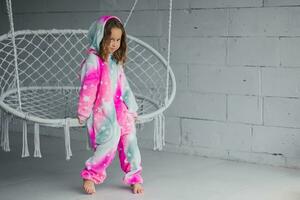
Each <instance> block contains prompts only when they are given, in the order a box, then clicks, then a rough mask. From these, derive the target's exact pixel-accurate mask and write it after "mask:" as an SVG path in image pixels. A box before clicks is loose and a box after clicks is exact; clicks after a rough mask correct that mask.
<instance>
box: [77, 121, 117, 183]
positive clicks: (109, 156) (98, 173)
mask: <svg viewBox="0 0 300 200" xmlns="http://www.w3.org/2000/svg"><path fill="white" fill-rule="evenodd" d="M112 134H113V136H112V137H111V138H110V139H109V140H108V141H106V142H105V143H102V144H100V145H98V146H97V148H96V150H95V152H94V155H93V156H92V157H90V158H89V159H88V160H87V161H86V163H85V168H84V169H83V170H82V172H81V177H82V178H83V179H87V180H91V181H93V182H94V183H96V184H100V183H102V182H103V181H104V180H105V178H106V168H107V167H108V166H109V165H110V163H111V162H112V160H113V158H114V156H115V153H116V150H117V145H118V142H119V140H120V130H119V127H116V130H115V131H114V132H113V133H112Z"/></svg>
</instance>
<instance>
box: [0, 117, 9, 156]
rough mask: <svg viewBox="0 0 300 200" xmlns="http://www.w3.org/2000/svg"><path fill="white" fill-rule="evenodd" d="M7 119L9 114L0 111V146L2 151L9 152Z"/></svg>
mask: <svg viewBox="0 0 300 200" xmlns="http://www.w3.org/2000/svg"><path fill="white" fill-rule="evenodd" d="M9 121H10V116H9V115H7V114H5V113H4V112H3V113H2V112H1V147H2V149H3V151H5V152H9V151H10V147H9V146H10V145H9Z"/></svg>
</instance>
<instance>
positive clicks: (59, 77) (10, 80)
mask: <svg viewBox="0 0 300 200" xmlns="http://www.w3.org/2000/svg"><path fill="white" fill-rule="evenodd" d="M136 4H137V0H135V2H134V4H133V6H132V8H131V11H130V13H129V15H128V17H127V19H126V22H125V23H124V25H125V26H126V24H127V22H128V20H129V18H130V16H131V15H132V13H133V10H134V8H135V6H136ZM6 5H7V12H8V17H9V22H10V32H9V33H7V34H4V35H1V36H0V114H1V115H0V116H1V147H2V149H3V150H4V151H10V145H9V122H10V121H11V119H12V118H13V117H17V118H20V119H22V120H23V150H22V157H28V156H30V154H29V151H28V143H27V121H29V122H31V123H34V157H41V151H40V139H39V127H40V125H42V126H50V127H63V128H64V133H65V148H66V159H70V157H71V156H72V151H71V145H70V131H69V128H70V127H79V126H80V125H79V124H78V122H77V119H76V111H77V99H78V93H79V87H80V79H79V77H78V73H79V66H80V63H81V61H82V60H83V59H84V58H85V50H86V49H87V45H88V39H87V30H56V29H54V30H19V31H14V23H13V14H12V3H11V0H6ZM171 17H172V0H170V7H169V35H168V58H167V61H166V60H165V59H164V58H163V57H162V56H161V54H160V53H158V52H157V51H156V50H155V49H154V48H152V47H151V46H149V45H148V44H146V43H144V42H142V41H141V40H139V39H137V38H135V37H133V36H130V35H128V60H127V62H126V75H127V78H128V81H129V84H130V85H131V88H132V90H133V92H134V94H135V95H136V98H137V102H138V105H139V110H138V115H139V117H138V119H137V123H139V124H142V123H145V122H149V121H152V120H154V150H161V149H162V148H163V145H164V144H165V141H164V136H165V122H164V115H163V112H164V110H166V109H167V108H168V106H169V105H170V104H171V102H172V101H173V99H174V96H175V91H176V83H175V77H174V74H173V72H172V70H171V68H170V36H171Z"/></svg>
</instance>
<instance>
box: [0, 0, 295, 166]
mask: <svg viewBox="0 0 300 200" xmlns="http://www.w3.org/2000/svg"><path fill="white" fill-rule="evenodd" d="M133 2H134V1H133V0H130V1H123V0H114V1H109V0H100V1H98V0H92V1H89V3H86V2H85V1H80V0H76V1H73V0H60V1H58V0H55V1H46V0H28V1H26V3H24V2H22V1H13V5H14V11H15V24H16V27H17V28H16V29H27V28H32V29H41V28H83V29H87V28H88V26H89V25H90V23H91V22H92V21H93V20H94V19H96V18H97V17H98V16H99V15H104V14H106V15H110V14H114V15H118V16H120V18H121V19H122V20H123V21H125V19H126V17H127V15H128V13H129V10H130V7H131V5H132V3H133ZM168 5H169V0H139V3H138V5H137V8H136V11H135V12H134V13H133V15H132V18H131V20H130V21H129V23H128V26H127V27H126V29H127V32H128V33H129V34H132V35H135V36H137V37H139V38H141V39H142V40H144V41H146V42H147V43H149V44H151V45H152V46H153V47H154V48H156V49H157V50H158V51H160V52H161V53H162V55H163V56H165V57H166V49H167V35H168ZM299 5H300V0H187V1H182V0H174V1H173V8H174V11H173V21H172V27H173V29H172V38H171V41H172V44H171V67H172V69H173V71H174V73H175V76H176V80H177V86H178V87H177V94H176V97H175V100H174V102H173V104H172V105H171V106H170V108H169V109H168V110H167V112H166V143H167V146H166V148H165V149H166V150H167V151H174V152H181V153H190V154H195V155H201V156H209V157H219V158H224V159H230V160H242V161H248V162H255V163H265V164H272V165H280V166H287V167H298V168H299V167H300V160H299V152H300V150H299V144H300V138H299V135H300V132H299V131H300V71H299V70H300V68H299V67H300V56H299V52H300V7H299ZM0 12H1V13H0V16H1V17H0V22H1V26H0V32H1V33H4V32H7V28H8V24H7V22H5V20H7V18H5V17H4V16H5V15H4V12H5V7H4V1H0ZM2 16H3V17H2ZM138 137H139V142H140V144H141V145H142V146H143V147H151V146H152V144H153V123H148V124H146V125H145V126H144V128H143V129H142V130H140V131H139V133H138Z"/></svg>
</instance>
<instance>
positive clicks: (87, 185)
mask: <svg viewBox="0 0 300 200" xmlns="http://www.w3.org/2000/svg"><path fill="white" fill-rule="evenodd" d="M83 189H84V191H85V192H86V193H87V194H94V193H95V192H96V189H95V184H94V182H93V181H91V180H86V179H84V180H83Z"/></svg>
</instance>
